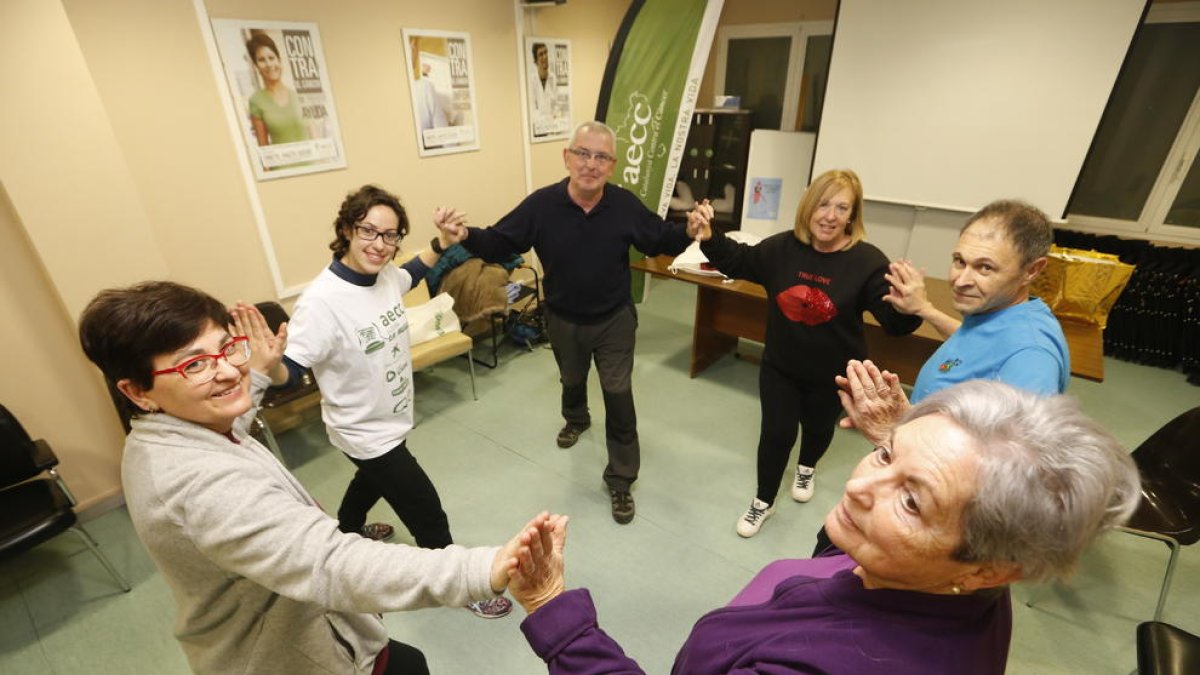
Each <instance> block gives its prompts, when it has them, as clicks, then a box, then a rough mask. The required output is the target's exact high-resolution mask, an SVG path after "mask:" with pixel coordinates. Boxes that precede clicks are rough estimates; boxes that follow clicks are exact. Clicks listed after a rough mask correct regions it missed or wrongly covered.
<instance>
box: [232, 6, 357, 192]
mask: <svg viewBox="0 0 1200 675" xmlns="http://www.w3.org/2000/svg"><path fill="white" fill-rule="evenodd" d="M212 27H213V34H214V37H215V38H216V42H217V51H218V52H219V53H220V55H221V63H222V64H223V65H224V69H225V79H226V82H227V83H228V85H229V93H230V95H231V96H232V98H233V104H234V107H235V108H236V109H237V111H238V113H239V115H238V119H239V120H240V122H241V123H240V124H239V125H238V126H239V128H240V129H241V131H242V138H243V139H244V140H245V143H246V150H247V153H248V154H249V155H250V159H251V163H252V164H253V166H254V175H255V176H257V177H258V179H259V180H270V179H273V178H284V177H287V176H297V175H300V174H306V173H315V172H318V171H329V170H331V169H344V168H345V167H346V155H345V152H344V151H343V147H342V137H341V132H340V130H339V128H338V121H337V111H336V110H335V109H334V106H333V89H332V87H331V86H330V83H329V71H328V69H327V68H326V67H325V55H324V53H323V52H322V51H321V34H320V32H319V31H318V30H317V25H316V24H315V23H288V22H283V21H256V20H245V19H213V20H212Z"/></svg>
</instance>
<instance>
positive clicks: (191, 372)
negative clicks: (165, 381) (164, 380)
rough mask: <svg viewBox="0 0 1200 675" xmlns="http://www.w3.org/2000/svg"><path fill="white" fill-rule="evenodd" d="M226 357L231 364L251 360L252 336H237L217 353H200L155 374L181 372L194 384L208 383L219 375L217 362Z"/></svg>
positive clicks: (235, 364) (154, 373)
mask: <svg viewBox="0 0 1200 675" xmlns="http://www.w3.org/2000/svg"><path fill="white" fill-rule="evenodd" d="M221 359H225V360H226V361H228V362H229V365H231V366H240V365H244V364H245V363H246V362H247V361H249V360H250V338H248V337H246V336H245V335H243V336H241V337H235V338H233V339H232V340H230V341H229V342H227V343H225V346H224V347H221V351H220V353H217V354H199V355H197V356H193V357H192V358H190V359H188V360H187V361H184V362H183V363H181V364H179V365H177V366H175V367H173V368H164V369H162V370H156V371H154V372H153V373H152V374H153V375H156V376H157V375H167V374H169V373H179V374H180V375H182V376H183V377H184V378H186V379H187V380H188V381H190V382H192V383H193V384H207V383H209V382H212V381H213V378H215V377H216V376H217V363H218V362H219V361H220V360H221Z"/></svg>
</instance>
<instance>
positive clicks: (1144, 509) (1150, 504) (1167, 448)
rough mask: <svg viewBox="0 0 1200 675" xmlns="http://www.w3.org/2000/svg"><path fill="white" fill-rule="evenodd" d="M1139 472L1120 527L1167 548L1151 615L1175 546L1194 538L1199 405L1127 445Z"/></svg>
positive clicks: (1198, 514) (1199, 529) (1199, 499)
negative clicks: (1138, 485) (1134, 501)
mask: <svg viewBox="0 0 1200 675" xmlns="http://www.w3.org/2000/svg"><path fill="white" fill-rule="evenodd" d="M1133 460H1134V462H1136V463H1137V467H1138V471H1139V472H1141V475H1142V499H1141V502H1139V503H1138V508H1137V511H1135V512H1134V514H1133V517H1132V518H1130V519H1129V522H1128V523H1126V525H1125V527H1121V528H1118V529H1121V530H1123V531H1125V532H1128V533H1130V534H1134V535H1137V536H1139V537H1147V538H1150V539H1156V540H1158V541H1161V542H1163V543H1164V544H1166V545H1167V547H1168V548H1170V550H1171V557H1170V558H1169V559H1168V561H1167V571H1166V573H1165V574H1164V576H1163V583H1162V590H1161V591H1159V595H1158V607H1157V608H1156V609H1155V610H1154V620H1155V621H1159V620H1161V619H1162V614H1163V607H1164V605H1166V602H1167V594H1168V592H1169V591H1170V588H1171V578H1172V576H1173V575H1174V574H1175V563H1176V561H1177V559H1178V557H1179V549H1180V547H1181V546H1189V545H1191V544H1194V543H1196V541H1197V540H1200V407H1197V408H1192V409H1191V410H1189V411H1187V412H1185V413H1183V414H1182V415H1180V416H1178V417H1176V418H1175V419H1173V420H1171V421H1170V422H1168V423H1167V424H1166V425H1165V426H1163V427H1162V428H1161V429H1159V430H1158V431H1156V432H1154V435H1152V436H1150V438H1148V439H1146V440H1145V442H1143V443H1142V444H1141V445H1139V446H1138V447H1137V449H1136V450H1134V451H1133Z"/></svg>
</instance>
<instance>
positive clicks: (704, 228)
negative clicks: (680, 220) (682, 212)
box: [687, 199, 716, 241]
mask: <svg viewBox="0 0 1200 675" xmlns="http://www.w3.org/2000/svg"><path fill="white" fill-rule="evenodd" d="M715 213H716V211H714V210H713V207H712V204H710V203H709V201H708V200H707V199H705V200H703V201H700V202H696V206H695V208H693V209H692V210H691V211H688V215H687V219H688V221H687V235H688V238H690V239H694V240H696V241H708V240H709V239H710V238H712V219H713V216H714V215H715Z"/></svg>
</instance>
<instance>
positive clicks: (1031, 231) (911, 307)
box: [838, 200, 1071, 444]
mask: <svg viewBox="0 0 1200 675" xmlns="http://www.w3.org/2000/svg"><path fill="white" fill-rule="evenodd" d="M1052 238H1053V230H1052V229H1051V227H1050V221H1049V219H1048V218H1047V217H1046V214H1044V213H1042V212H1041V211H1040V210H1039V209H1037V208H1036V207H1034V206H1031V205H1029V204H1026V203H1024V202H1019V201H1010V200H1002V201H996V202H992V203H991V204H988V205H987V206H985V207H983V208H982V209H980V210H979V211H978V212H976V213H975V214H974V215H972V216H971V218H970V219H969V220H968V221H967V224H966V225H965V226H964V227H963V229H962V232H960V233H959V237H958V243H957V244H956V245H955V247H954V253H953V257H952V259H951V263H950V288H951V290H952V291H953V294H954V295H953V300H954V309H956V310H957V311H958V312H959V313H960V314H962V316H963V319H962V321H961V322H960V321H958V320H957V319H955V318H953V317H951V316H950V315H948V314H946V313H945V312H942V311H940V310H938V309H937V308H936V307H934V306H933V304H932V303H931V302H929V299H928V298H927V297H926V295H925V281H924V275H923V274H922V273H921V272H920V271H919V270H917V269H916V268H915V267H914V266H913V265H912V263H911V262H909V261H907V260H900V261H897V262H894V263H892V265H891V270H890V274H889V275H888V281H890V282H891V283H892V286H893V289H894V291H895V292H893V293H890V294H889V295H888V296H887V298H885V300H887V301H888V302H890V303H892V304H893V305H894V306H895V307H896V308H897V309H898V310H900V311H901V312H904V313H906V314H915V315H917V316H920V317H921V318H922V319H924V320H925V321H928V322H929V323H930V325H932V326H933V327H934V328H935V329H936V330H937V331H938V332H939V333H941V334H942V336H943V337H945V338H946V341H945V342H943V343H942V345H941V346H940V347H938V349H937V351H936V352H934V353H933V356H931V357H930V358H929V360H928V361H926V362H925V365H924V366H922V367H921V371H920V373H919V374H918V375H917V381H916V384H915V385H914V387H913V394H912V400H913V402H917V401H920V400H921V399H923V398H925V397H926V396H928V395H929V394H932V393H933V392H936V391H939V390H941V389H945V388H946V387H949V386H951V385H953V384H957V383H959V382H964V381H966V380H975V379H988V380H1000V381H1002V382H1007V383H1008V384H1011V385H1013V386H1015V387H1019V388H1021V389H1026V390H1028V391H1033V392H1036V393H1039V394H1060V393H1062V392H1063V391H1065V390H1066V388H1067V378H1068V377H1069V376H1070V374H1071V366H1070V353H1069V352H1068V350H1067V341H1066V338H1065V337H1064V336H1063V332H1062V326H1061V325H1060V324H1059V322H1058V319H1057V318H1055V316H1054V314H1053V313H1052V312H1051V311H1050V308H1049V307H1047V306H1046V303H1044V302H1042V301H1041V300H1040V299H1039V298H1030V297H1029V287H1030V285H1031V284H1032V283H1033V280H1034V279H1035V278H1037V275H1038V274H1040V273H1041V272H1042V270H1043V269H1045V267H1046V257H1047V255H1048V254H1049V251H1050V244H1051V241H1052ZM838 384H839V385H840V386H841V388H842V391H841V392H840V396H841V398H842V405H843V407H844V408H845V409H846V413H847V415H848V417H847V418H846V419H844V420H843V421H842V426H843V427H845V428H851V427H857V428H858V429H859V430H860V431H861V432H862V433H863V435H864V436H865V437H866V438H867V439H868V440H871V441H872V442H873V443H876V444H878V443H881V442H884V441H885V440H886V439H887V434H888V433H889V431H890V429H891V426H892V423H893V422H894V420H895V419H897V418H898V417H899V416H900V415H901V414H902V413H903V411H904V410H905V409H907V408H908V406H909V402H908V399H907V398H906V397H905V396H904V392H903V390H902V389H900V386H899V385H900V382H899V378H897V377H896V376H895V375H894V374H892V373H888V372H886V371H882V372H881V371H880V370H879V369H878V368H877V367H876V366H875V365H874V364H872V363H871V362H869V361H867V362H865V363H863V362H857V361H851V362H850V364H849V365H848V367H847V370H846V376H845V377H839V378H838Z"/></svg>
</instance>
